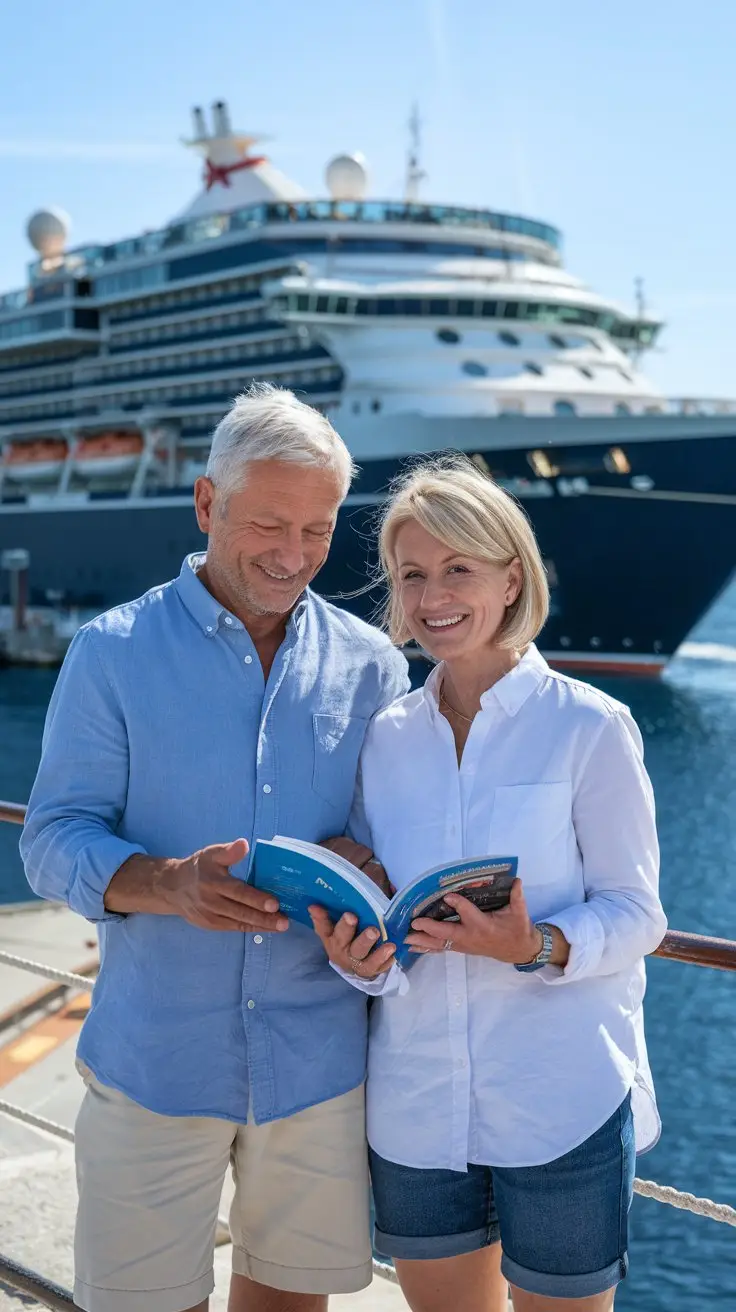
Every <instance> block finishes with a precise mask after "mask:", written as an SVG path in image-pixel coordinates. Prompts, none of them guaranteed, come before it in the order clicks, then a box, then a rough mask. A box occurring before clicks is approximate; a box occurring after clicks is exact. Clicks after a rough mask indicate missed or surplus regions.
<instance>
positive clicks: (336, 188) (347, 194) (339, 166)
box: [325, 155, 368, 200]
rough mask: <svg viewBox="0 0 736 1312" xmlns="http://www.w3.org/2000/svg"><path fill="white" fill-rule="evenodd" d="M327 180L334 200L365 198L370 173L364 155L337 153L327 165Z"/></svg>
mask: <svg viewBox="0 0 736 1312" xmlns="http://www.w3.org/2000/svg"><path fill="white" fill-rule="evenodd" d="M325 181H326V182H327V186H328V188H329V192H330V195H331V197H332V199H333V200H363V199H364V198H365V192H366V187H367V185H368V173H367V171H366V167H365V160H364V159H363V156H362V155H336V156H335V158H334V159H333V160H331V161H330V163H329V164H328V165H327V170H326V172H325Z"/></svg>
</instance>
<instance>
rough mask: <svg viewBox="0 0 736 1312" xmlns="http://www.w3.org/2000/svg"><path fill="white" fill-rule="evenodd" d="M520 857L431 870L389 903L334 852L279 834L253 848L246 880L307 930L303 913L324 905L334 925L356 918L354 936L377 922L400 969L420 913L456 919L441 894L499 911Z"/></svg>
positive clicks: (410, 958)
mask: <svg viewBox="0 0 736 1312" xmlns="http://www.w3.org/2000/svg"><path fill="white" fill-rule="evenodd" d="M516 867H517V858H516V857H511V856H484V857H474V858H472V859H471V860H468V861H454V862H452V864H450V865H442V866H436V867H435V868H434V869H433V870H426V871H424V873H423V874H421V875H417V876H416V878H415V879H412V880H411V881H410V882H409V883H408V884H405V885H404V887H403V888H402V889H401V890H400V892H398V893H396V894H394V896H393V897H392V898H388V897H386V894H385V893H382V892H381V890H380V888H377V887H376V885H375V884H374V883H373V881H372V880H371V879H370V878H369V876H368V875H366V874H365V873H364V872H363V871H362V870H359V869H358V867H357V866H354V865H352V864H351V862H350V861H346V860H345V858H344V857H341V856H338V855H337V853H335V852H330V851H328V849H327V848H325V847H319V846H318V845H317V844H316V843H305V842H302V841H301V839H298V838H282V837H280V836H279V835H277V836H276V837H275V838H273V839H271V840H270V841H267V840H265V839H261V838H259V839H258V841H257V843H256V848H255V853H254V858H253V863H252V866H251V871H250V875H249V881H250V882H251V883H252V884H254V885H255V887H256V888H260V889H262V890H263V891H264V892H267V893H273V895H274V897H277V898H278V900H279V905H280V907H281V910H282V911H283V913H284V915H286V916H289V917H290V919H292V920H297V921H299V922H300V923H301V924H302V925H308V926H309V927H310V928H311V926H312V920H311V917H310V915H309V911H308V908H309V907H310V906H314V905H317V906H321V907H324V908H325V910H326V911H328V912H329V913H330V915H331V916H332V919H333V920H335V921H337V920H339V919H340V916H342V915H343V914H344V913H345V912H346V911H352V912H353V914H354V915H355V916H357V919H358V928H357V930H356V933H358V934H359V933H361V931H362V930H364V929H367V928H368V926H369V925H376V926H377V927H378V929H379V930H380V932H381V937H382V939H383V940H384V941H386V940H390V941H391V942H392V943H395V944H396V957H395V960H396V961H397V962H398V964H399V965H400V966H403V967H404V969H405V970H406V969H408V967H409V966H410V965H412V964H413V962H415V961H416V960H417V955H418V954H417V953H413V952H410V950H409V948H408V947H406V945H405V943H404V940H405V938H406V935H407V934H408V933H409V931H410V929H411V924H412V921H413V920H416V919H417V917H418V916H428V917H430V918H431V919H433V920H457V919H458V916H457V913H456V912H455V911H453V909H452V907H449V906H447V904H446V903H445V902H444V900H443V899H444V896H445V894H446V893H460V894H462V896H463V897H466V898H467V899H468V901H470V902H473V903H474V904H475V906H477V907H479V908H480V910H481V911H498V910H499V909H500V908H501V907H503V906H506V904H507V902H508V900H509V897H510V895H511V886H512V884H513V882H514V879H515V878H516Z"/></svg>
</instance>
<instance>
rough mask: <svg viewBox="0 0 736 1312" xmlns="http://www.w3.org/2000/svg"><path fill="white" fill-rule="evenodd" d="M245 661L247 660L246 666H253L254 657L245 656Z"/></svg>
mask: <svg viewBox="0 0 736 1312" xmlns="http://www.w3.org/2000/svg"><path fill="white" fill-rule="evenodd" d="M244 660H245V663H246V665H252V664H253V657H252V656H245V657H244Z"/></svg>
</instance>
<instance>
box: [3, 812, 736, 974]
mask: <svg viewBox="0 0 736 1312" xmlns="http://www.w3.org/2000/svg"><path fill="white" fill-rule="evenodd" d="M25 815H26V808H25V807H24V806H21V805H20V804H19V803H18V802H0V821H2V820H7V821H9V823H10V824H15V825H22V824H23V821H24V819H25ZM652 956H654V957H664V958H665V959H666V960H667V961H684V962H687V964H688V965H690V966H710V968H711V969H712V970H736V943H734V942H732V941H731V939H728V938H709V937H708V936H707V935H705V934H686V933H685V932H684V931H683V930H679V929H670V930H668V932H667V933H666V934H665V936H664V938H663V939H662V942H661V943H660V945H659V947H658V948H656V949H655V951H654V952H653V953H652Z"/></svg>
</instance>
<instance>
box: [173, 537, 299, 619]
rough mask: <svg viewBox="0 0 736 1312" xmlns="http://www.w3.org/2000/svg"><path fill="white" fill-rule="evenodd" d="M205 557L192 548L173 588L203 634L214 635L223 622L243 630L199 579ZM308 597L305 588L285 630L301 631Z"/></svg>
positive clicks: (234, 616)
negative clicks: (176, 590) (175, 588)
mask: <svg viewBox="0 0 736 1312" xmlns="http://www.w3.org/2000/svg"><path fill="white" fill-rule="evenodd" d="M206 559H207V553H206V552H205V551H194V552H192V554H191V555H189V556H186V557H185V559H184V562H183V564H182V567H181V570H180V571H179V577H178V579H177V580H176V587H177V589H178V592H179V596H180V597H181V599H182V601H183V602H184V605H185V606H186V608H187V610H188V611H189V614H190V615H191V616H192V619H193V620H194V621H195V622H196V623H197V624H198V625H199V627H200V629H201V630H202V632H203V633H204V635H205V637H207V638H213V637H214V636H215V634H216V633H217V631H218V629H219V628H220V627H221V626H222V625H223V624H226V625H227V627H228V628H229V629H242V628H243V627H244V625H243V623H242V621H241V620H239V619H238V618H237V616H236V615H233V614H232V613H231V612H230V611H229V610H228V609H227V608H226V607H225V606H223V605H221V604H220V602H219V601H218V600H217V598H216V597H213V596H212V593H211V592H209V591H208V589H207V588H206V587H205V586H204V583H203V582H202V580H201V579H200V578H199V571H200V570H201V568H202V566H203V565H204V563H205V560H206ZM310 598H311V593H310V590H309V588H306V589H305V591H304V593H303V594H302V596H301V597H300V598H299V600H298V602H297V603H296V606H295V607H294V609H293V611H292V613H291V615H290V617H289V622H288V624H287V630H289V629H291V630H292V632H295V633H296V634H297V635H298V634H299V633H301V630H302V628H303V625H304V616H305V614H306V611H307V607H308V605H309V602H310Z"/></svg>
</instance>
